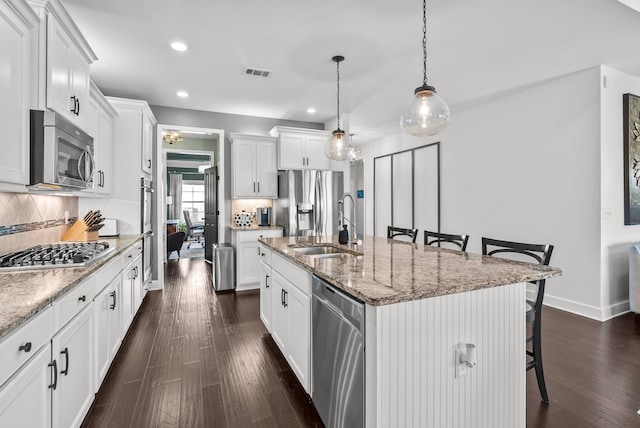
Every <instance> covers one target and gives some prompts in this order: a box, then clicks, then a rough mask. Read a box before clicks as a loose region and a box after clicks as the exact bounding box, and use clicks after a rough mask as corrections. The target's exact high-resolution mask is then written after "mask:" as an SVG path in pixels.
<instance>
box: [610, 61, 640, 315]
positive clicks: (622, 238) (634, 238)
mask: <svg viewBox="0 0 640 428" xmlns="http://www.w3.org/2000/svg"><path fill="white" fill-rule="evenodd" d="M602 77H603V79H604V80H605V81H606V87H604V85H601V88H602V89H601V100H602V114H601V171H602V173H601V186H602V226H601V245H602V260H601V264H602V271H601V281H602V305H603V309H604V315H605V317H609V316H611V315H612V314H615V313H616V312H618V313H619V312H620V311H624V310H627V309H628V308H629V302H628V299H629V274H628V272H629V258H628V252H627V251H628V248H629V245H630V244H631V243H633V242H638V241H640V226H625V225H624V189H623V180H624V174H623V162H624V159H623V146H624V136H623V120H622V95H623V94H625V93H633V94H636V95H640V79H639V78H637V77H634V76H631V75H628V74H625V73H621V72H619V71H617V70H614V69H612V68H609V67H602ZM605 213H610V216H609V215H605Z"/></svg>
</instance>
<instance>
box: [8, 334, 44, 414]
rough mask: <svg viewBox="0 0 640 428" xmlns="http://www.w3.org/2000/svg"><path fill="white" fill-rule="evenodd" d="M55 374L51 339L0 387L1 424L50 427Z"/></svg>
mask: <svg viewBox="0 0 640 428" xmlns="http://www.w3.org/2000/svg"><path fill="white" fill-rule="evenodd" d="M55 378H56V376H55V374H54V371H53V364H51V344H49V343H47V345H46V346H44V347H43V348H42V349H40V350H39V351H38V352H37V353H36V355H34V356H33V357H32V358H31V359H30V360H29V362H28V363H27V364H26V365H25V366H24V367H22V368H21V369H20V370H19V371H18V372H17V373H16V374H15V375H14V376H13V377H12V378H11V379H10V380H9V381H8V383H7V384H6V385H4V386H3V387H2V389H0V427H50V426H51V390H52V387H53V386H55V384H54V381H55Z"/></svg>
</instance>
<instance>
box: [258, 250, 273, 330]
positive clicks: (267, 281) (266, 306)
mask: <svg viewBox="0 0 640 428" xmlns="http://www.w3.org/2000/svg"><path fill="white" fill-rule="evenodd" d="M272 282H273V279H272V278H271V266H269V265H268V264H266V263H265V262H264V261H262V260H261V261H260V319H261V320H262V323H263V324H264V326H265V327H266V328H267V330H269V332H271V312H272V309H271V308H272V306H273V304H272V300H273V299H272V298H271V295H272V293H271V290H272V288H273V286H272Z"/></svg>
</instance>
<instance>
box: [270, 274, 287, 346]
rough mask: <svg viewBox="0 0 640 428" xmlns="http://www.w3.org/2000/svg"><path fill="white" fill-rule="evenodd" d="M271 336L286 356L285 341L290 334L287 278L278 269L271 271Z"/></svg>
mask: <svg viewBox="0 0 640 428" xmlns="http://www.w3.org/2000/svg"><path fill="white" fill-rule="evenodd" d="M271 279H272V281H271V310H272V312H271V337H273V340H274V341H275V342H276V345H278V348H280V351H282V353H283V354H284V355H285V356H286V355H287V351H286V347H285V343H286V342H287V335H288V334H289V326H288V323H289V318H288V315H287V308H286V307H285V306H284V292H285V291H286V285H285V284H286V282H285V281H286V280H285V279H284V278H283V277H282V276H281V275H280V274H279V273H278V272H276V271H274V270H272V272H271Z"/></svg>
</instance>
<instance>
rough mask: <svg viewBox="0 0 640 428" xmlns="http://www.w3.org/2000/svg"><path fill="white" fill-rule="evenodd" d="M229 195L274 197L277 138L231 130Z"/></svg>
mask: <svg viewBox="0 0 640 428" xmlns="http://www.w3.org/2000/svg"><path fill="white" fill-rule="evenodd" d="M229 140H230V141H231V197H232V198H234V199H238V198H273V199H275V198H277V197H278V170H277V168H276V139H275V138H272V137H261V136H255V135H243V134H230V135H229Z"/></svg>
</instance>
